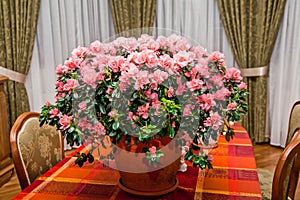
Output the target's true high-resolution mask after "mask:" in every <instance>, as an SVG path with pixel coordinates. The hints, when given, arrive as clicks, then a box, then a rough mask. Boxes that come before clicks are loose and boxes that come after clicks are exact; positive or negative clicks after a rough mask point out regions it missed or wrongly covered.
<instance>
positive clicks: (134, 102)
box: [40, 34, 247, 169]
mask: <svg viewBox="0 0 300 200" xmlns="http://www.w3.org/2000/svg"><path fill="white" fill-rule="evenodd" d="M56 74H57V82H56V83H55V86H56V91H57V93H56V96H55V99H56V102H55V103H54V104H50V103H49V102H47V103H46V104H45V105H44V106H43V107H42V111H41V116H40V123H41V125H43V124H44V123H47V124H50V125H53V126H56V127H57V129H58V130H60V131H61V132H62V134H63V135H64V137H65V138H66V140H67V143H68V144H70V145H71V146H72V145H74V144H76V145H81V144H91V151H90V152H89V153H88V154H84V153H83V154H78V157H77V160H76V163H77V164H78V165H79V166H82V165H83V164H84V162H85V161H89V162H93V161H94V156H93V155H92V153H93V151H95V150H96V149H97V150H99V147H100V146H102V147H103V146H104V147H105V148H111V149H112V151H111V152H110V153H108V154H107V155H106V156H105V158H106V159H107V158H110V159H112V158H114V157H115V156H114V152H115V151H114V149H115V147H118V144H120V143H122V144H125V145H126V146H131V145H133V144H142V146H141V148H140V152H143V153H144V154H143V155H144V157H145V158H146V160H148V161H149V163H150V164H156V165H157V164H158V163H159V161H160V159H162V158H163V157H164V154H165V153H164V152H163V151H161V149H160V148H161V146H159V145H158V144H159V143H157V142H153V141H156V140H157V139H158V140H165V139H166V140H165V141H168V142H166V144H165V145H168V143H169V142H170V141H172V140H173V141H175V142H173V143H174V144H175V146H176V148H178V149H180V151H181V149H182V148H184V149H185V150H186V151H185V155H184V158H185V160H188V161H190V162H192V163H193V166H195V167H196V166H199V167H200V168H201V169H204V168H207V167H208V168H212V165H211V163H210V160H209V159H208V158H209V156H208V155H207V153H205V152H203V147H205V146H207V145H208V143H209V141H210V140H213V141H217V139H218V135H219V134H222V133H223V134H224V135H225V137H226V139H227V140H230V138H231V137H232V136H233V130H232V128H231V126H230V123H232V122H234V121H238V120H239V119H240V116H241V115H243V114H245V113H246V112H247V102H246V100H245V97H246V95H247V91H246V89H247V86H246V84H245V83H244V82H242V77H241V74H240V71H239V70H238V69H236V68H226V67H225V59H224V55H223V54H222V53H220V52H217V51H215V52H212V53H207V51H206V50H205V49H204V48H202V47H201V46H193V45H192V44H191V42H190V41H189V40H188V39H186V38H185V37H182V36H180V35H175V34H173V35H170V36H168V37H165V36H159V37H157V38H154V37H152V36H149V35H142V36H141V37H140V38H138V39H136V38H133V37H132V38H124V37H119V38H117V39H115V40H114V41H112V42H110V43H101V42H99V41H95V42H93V43H91V45H90V47H80V46H79V47H77V48H76V49H74V50H73V51H72V54H71V56H70V57H69V58H68V59H67V60H66V61H65V62H64V63H63V64H61V65H58V66H57V68H56ZM107 141H109V142H108V143H107ZM107 144H109V147H108V145H107ZM180 155H181V154H180ZM180 155H179V156H180ZM103 157H104V156H102V154H101V152H99V158H103ZM177 158H178V157H174V160H176V159H177ZM144 161H145V160H144Z"/></svg>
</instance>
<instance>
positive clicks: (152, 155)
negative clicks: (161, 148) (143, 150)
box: [149, 146, 156, 158]
mask: <svg viewBox="0 0 300 200" xmlns="http://www.w3.org/2000/svg"><path fill="white" fill-rule="evenodd" d="M149 152H150V156H151V158H155V157H156V146H152V147H150V148H149Z"/></svg>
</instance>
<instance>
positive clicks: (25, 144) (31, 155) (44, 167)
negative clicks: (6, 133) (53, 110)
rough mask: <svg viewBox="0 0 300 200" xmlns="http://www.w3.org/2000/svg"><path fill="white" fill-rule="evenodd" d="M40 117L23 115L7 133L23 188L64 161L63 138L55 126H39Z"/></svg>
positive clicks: (32, 114)
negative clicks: (8, 133)
mask: <svg viewBox="0 0 300 200" xmlns="http://www.w3.org/2000/svg"><path fill="white" fill-rule="evenodd" d="M39 116H40V114H39V113H37V112H25V113H23V114H21V115H20V116H19V117H18V118H17V120H16V121H15V123H14V125H13V127H12V129H11V131H10V145H11V151H12V157H13V161H14V165H15V169H16V172H17V176H18V179H19V182H20V186H21V188H22V189H24V188H25V187H27V186H28V185H30V184H31V183H32V182H33V181H34V180H35V179H36V178H38V177H39V176H40V175H42V174H44V173H45V172H46V171H48V170H49V169H50V168H51V167H53V166H54V165H55V164H56V163H58V162H59V161H60V160H62V159H63V158H64V148H63V137H62V136H61V133H60V132H59V131H57V130H56V128H55V127H54V126H50V125H46V124H44V125H43V126H42V127H40V123H39Z"/></svg>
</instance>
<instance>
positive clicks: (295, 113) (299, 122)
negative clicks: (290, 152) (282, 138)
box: [285, 101, 300, 146]
mask: <svg viewBox="0 0 300 200" xmlns="http://www.w3.org/2000/svg"><path fill="white" fill-rule="evenodd" d="M298 127H300V101H297V102H295V103H294V105H293V107H292V109H291V111H290V118H289V124H288V134H287V137H286V142H285V146H287V145H288V144H289V143H290V142H291V139H292V137H293V135H294V133H295V132H296V129H297V128H298Z"/></svg>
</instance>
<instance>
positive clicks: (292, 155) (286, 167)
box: [272, 130, 300, 200]
mask: <svg viewBox="0 0 300 200" xmlns="http://www.w3.org/2000/svg"><path fill="white" fill-rule="evenodd" d="M299 171H300V130H298V132H297V134H295V135H294V137H293V139H292V140H291V142H290V143H289V145H288V146H286V147H285V149H284V151H283V152H282V154H281V156H280V158H279V161H278V163H277V166H276V169H275V173H274V177H273V183H272V200H287V199H294V197H295V191H296V188H297V183H298V179H299Z"/></svg>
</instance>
